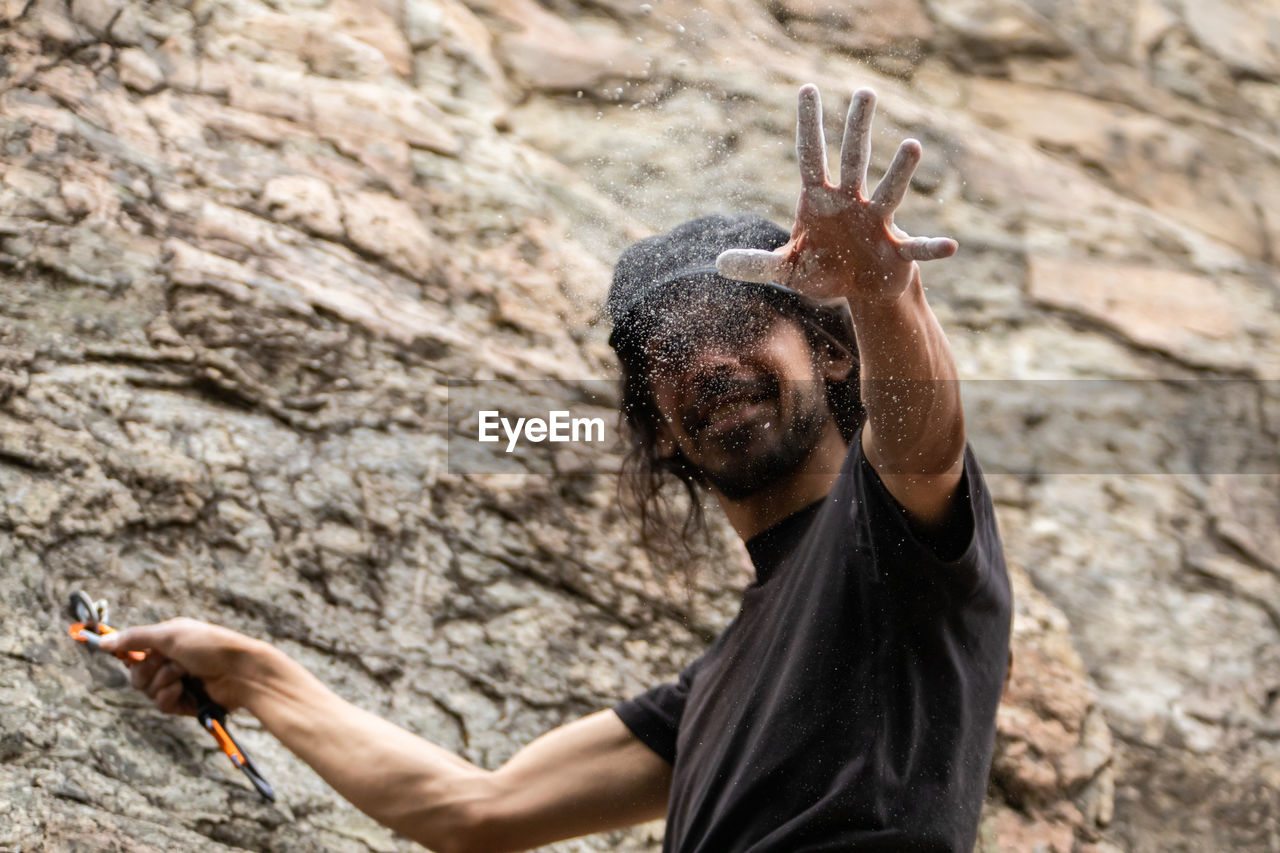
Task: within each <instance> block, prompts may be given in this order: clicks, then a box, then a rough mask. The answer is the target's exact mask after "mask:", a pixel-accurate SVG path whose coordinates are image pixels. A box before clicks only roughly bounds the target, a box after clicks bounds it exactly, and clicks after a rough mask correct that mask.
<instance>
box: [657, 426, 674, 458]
mask: <svg viewBox="0 0 1280 853" xmlns="http://www.w3.org/2000/svg"><path fill="white" fill-rule="evenodd" d="M654 447H655V449H656V450H657V451H658V458H659V459H673V458H675V455H676V453H677V452H678V450H679V448H678V447H677V446H676V435H675V432H674V431H672V429H671V422H670V421H669V420H667V419H666V418H665V417H661V416H660V417H659V418H658V439H657V441H655V442H654Z"/></svg>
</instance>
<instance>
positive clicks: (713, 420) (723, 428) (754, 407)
mask: <svg viewBox="0 0 1280 853" xmlns="http://www.w3.org/2000/svg"><path fill="white" fill-rule="evenodd" d="M767 408H768V406H767V403H766V402H765V401H764V400H736V401H730V402H727V403H724V402H722V403H719V404H718V405H716V407H715V408H714V409H712V410H711V411H710V412H708V413H707V415H706V417H705V418H704V419H703V427H702V433H703V434H704V435H718V434H720V433H724V432H728V431H729V430H732V429H736V428H738V427H740V426H742V425H743V424H746V423H747V422H749V421H751V420H752V419H753V418H756V417H757V416H760V415H763V414H765V412H766V409H767Z"/></svg>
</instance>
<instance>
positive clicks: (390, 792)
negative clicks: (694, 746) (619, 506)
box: [104, 619, 671, 853]
mask: <svg viewBox="0 0 1280 853" xmlns="http://www.w3.org/2000/svg"><path fill="white" fill-rule="evenodd" d="M104 648H106V649H107V650H108V651H117V650H120V651H126V650H140V651H147V652H148V655H147V659H146V660H145V661H143V662H141V663H138V664H135V665H134V666H133V670H132V672H131V674H130V680H131V681H132V682H133V684H134V686H135V687H138V688H139V689H142V690H144V691H145V692H146V693H147V694H148V695H149V696H151V697H152V698H153V699H154V700H155V701H156V704H157V706H158V707H159V708H160V709H161V710H163V711H166V712H169V713H184V712H186V713H189V712H191V711H192V710H193V709H192V708H191V707H190V706H189V703H188V702H187V700H186V699H185V698H184V696H183V693H182V685H181V678H182V676H183V675H184V674H190V675H194V676H196V677H198V678H200V679H201V680H202V681H204V684H205V688H206V690H207V691H208V692H209V695H210V696H211V697H212V698H213V699H214V700H215V701H217V702H219V703H221V704H223V705H224V706H226V707H227V708H229V709H233V708H244V709H246V710H248V711H249V712H250V713H252V714H253V715H254V716H255V717H257V718H258V719H259V720H260V721H261V722H262V724H263V726H264V727H265V728H266V729H267V731H269V732H271V734H273V735H274V736H275V737H277V738H278V739H279V740H280V741H281V742H282V743H283V744H284V745H285V746H286V747H288V748H289V749H290V750H291V751H292V752H293V753H295V754H296V755H297V756H298V757H299V758H301V759H302V760H303V761H305V762H306V763H307V764H309V765H310V766H311V767H312V768H313V769H315V771H316V772H317V773H319V774H320V776H321V777H322V778H324V780H325V781H326V782H328V783H329V784H330V785H332V786H333V788H334V789H335V790H336V791H337V792H338V793H339V794H341V795H342V796H343V797H345V798H346V799H348V800H350V801H351V802H352V803H353V804H354V805H355V806H357V807H358V808H359V809H360V810H361V811H363V812H365V813H366V814H368V815H369V816H371V817H373V818H374V819H375V820H377V821H378V822H380V823H382V824H385V825H386V826H389V827H391V828H392V829H394V830H396V831H397V832H400V833H401V834H403V835H405V836H407V837H409V838H412V839H414V840H415V841H418V842H419V843H421V844H423V845H425V846H426V847H428V848H429V849H431V850H435V851H440V853H454V851H471V850H482V851H506V850H525V849H528V848H530V847H537V846H540V845H543V844H549V843H551V842H553V841H558V840H562V839H565V838H573V837H576V836H579V835H585V834H588V833H593V832H600V831H603V830H607V829H616V828H618V827H622V826H627V825H631V824H635V823H641V822H643V821H646V820H651V819H654V818H658V817H662V815H663V812H664V810H665V808H666V802H667V792H668V790H669V788H670V783H671V767H670V765H668V764H667V763H666V762H665V761H663V760H662V759H661V758H659V757H658V756H657V755H655V754H654V753H653V751H652V750H650V749H649V748H648V747H646V746H644V745H643V744H642V743H640V741H638V740H636V738H635V737H634V736H633V735H632V734H631V732H630V730H628V729H627V727H626V726H625V725H623V723H622V721H621V720H620V719H618V717H617V715H616V714H614V713H613V712H612V711H601V712H599V713H596V714H592V715H590V716H588V717H585V718H583V719H581V720H578V721H576V722H573V723H569V724H568V725H565V726H562V727H561V728H558V729H555V730H553V731H551V732H549V733H547V734H545V735H543V736H542V737H540V738H538V739H537V740H535V741H533V742H532V743H530V744H529V745H528V746H526V747H525V748H524V749H522V750H521V751H520V752H518V753H517V754H516V755H515V756H513V757H512V758H511V759H510V760H509V761H508V762H507V763H506V764H504V765H503V766H502V767H501V768H500V769H499V770H496V771H487V770H484V769H481V768H479V767H477V766H475V765H474V764H471V763H469V762H467V761H465V760H463V759H462V758H460V757H458V756H457V755H454V754H453V753H451V752H449V751H448V750H446V749H443V748H441V747H439V746H436V745H435V744H433V743H430V742H429V741H427V740H424V739H423V738H420V737H418V736H417V735H414V734H412V733H410V732H408V731H406V730H405V729H402V728H400V727H399V726H396V725H394V724H392V723H390V722H388V721H386V720H384V719H382V718H380V717H378V716H376V715H374V714H371V713H369V712H367V711H364V710H362V709H360V708H358V707H356V706H355V705H352V704H351V703H349V702H347V701H346V700H344V699H342V698H341V697H340V696H338V695H337V694H335V693H334V692H333V691H331V690H329V689H328V688H327V687H325V686H324V685H323V684H321V683H320V681H319V680H318V679H317V678H315V677H314V676H313V675H312V674H311V673H310V672H308V671H307V670H306V669H305V668H303V667H302V666H301V665H300V664H298V663H297V662H296V661H293V660H292V659H290V658H289V657H288V656H287V655H285V654H284V653H283V652H281V651H279V650H277V649H275V648H274V647H272V646H270V645H268V644H266V643H263V642H259V641H257V640H253V639H251V638H249V637H246V636H244V635H242V634H238V633H236V632H234V631H230V630H227V629H225V628H220V627H218V626H215V625H208V624H205V623H202V622H196V621H193V620H190V619H174V620H170V621H168V622H162V623H159V624H156V625H149V626H144V627H140V628H132V629H129V630H126V631H121V632H120V633H118V634H115V635H112V637H111V638H110V642H109V643H107V642H105V641H104Z"/></svg>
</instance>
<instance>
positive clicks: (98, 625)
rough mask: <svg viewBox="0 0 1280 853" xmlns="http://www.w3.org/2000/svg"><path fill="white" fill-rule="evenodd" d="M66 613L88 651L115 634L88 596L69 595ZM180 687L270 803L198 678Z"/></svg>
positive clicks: (264, 784) (137, 657) (141, 655)
mask: <svg viewBox="0 0 1280 853" xmlns="http://www.w3.org/2000/svg"><path fill="white" fill-rule="evenodd" d="M69 609H70V611H71V616H72V618H73V619H75V620H76V621H75V622H74V623H73V624H72V625H71V627H70V628H69V629H68V632H69V633H70V634H71V637H72V639H74V640H77V641H78V642H81V643H85V644H86V645H88V646H89V648H91V649H94V650H95V651H96V650H97V649H98V648H99V646H98V644H99V642H100V641H101V640H102V638H103V637H105V636H106V635H107V634H113V633H115V629H114V628H112V627H111V626H110V625H108V624H107V613H108V609H107V602H106V601H105V600H104V599H99V600H97V601H94V600H93V598H92V597H90V596H89V595H88V593H86V592H84V591H83V590H76V591H75V592H73V593H71V600H70V602H69ZM115 656H116V657H118V658H120V660H122V661H124V662H125V664H126V665H128V666H133V665H134V664H135V663H138V662H140V661H143V660H146V658H147V654H146V652H138V651H132V652H115ZM182 687H183V690H184V692H185V693H186V694H187V697H188V698H190V699H191V701H192V703H193V704H195V706H196V719H197V720H199V721H200V725H202V726H204V728H205V731H207V732H209V734H211V735H212V736H213V739H214V740H215V741H217V742H218V747H219V748H220V749H221V750H222V751H223V753H225V754H226V756H227V758H229V759H231V763H232V764H234V765H235V766H236V767H237V768H238V769H239V770H240V771H241V772H242V773H244V775H245V776H248V777H249V781H250V782H251V783H253V787H254V788H255V789H257V791H258V793H259V794H261V795H262V798H263V799H265V800H268V801H271V802H274V801H275V798H276V792H275V790H274V789H273V788H272V787H271V783H270V782H268V781H267V780H266V778H265V777H264V776H263V775H262V773H261V772H259V771H258V768H257V765H255V764H254V763H253V759H251V758H249V755H248V753H246V752H245V751H244V749H243V748H242V747H241V746H240V744H239V743H237V742H236V739H235V738H233V737H232V736H231V733H230V732H228V731H227V709H226V708H224V707H222V706H221V705H219V704H218V703H217V702H215V701H213V700H212V699H210V698H209V694H208V693H206V692H205V689H204V685H203V684H202V683H201V682H200V679H198V678H195V677H193V676H190V675H184V676H183V677H182Z"/></svg>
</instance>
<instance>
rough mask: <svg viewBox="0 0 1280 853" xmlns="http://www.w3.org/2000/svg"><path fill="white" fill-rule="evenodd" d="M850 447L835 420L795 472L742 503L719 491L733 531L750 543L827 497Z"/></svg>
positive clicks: (721, 503)
mask: <svg viewBox="0 0 1280 853" xmlns="http://www.w3.org/2000/svg"><path fill="white" fill-rule="evenodd" d="M848 452H849V445H848V443H847V442H846V441H845V440H844V437H843V436H841V435H840V430H839V428H838V427H837V426H836V424H835V421H834V420H828V422H827V427H826V429H825V430H823V433H822V438H821V439H820V440H819V441H818V444H817V445H816V446H815V447H814V449H813V453H811V454H809V456H808V458H807V459H805V461H804V462H803V463H801V464H800V466H799V467H797V468H796V470H795V471H793V472H792V473H790V474H788V475H786V476H785V477H783V478H781V479H780V480H778V481H777V482H775V483H773V484H772V485H771V486H769V487H768V488H765V489H761V490H760V491H759V492H756V493H755V494H753V495H750V496H749V497H746V498H743V499H742V500H737V501H734V500H729V499H728V498H726V497H725V496H724V495H722V494H720V493H719V492H718V491H716V490H715V489H712V490H711V491H712V492H713V493H714V494H715V496H716V500H718V501H719V502H720V508H721V509H723V510H724V514H725V516H726V517H727V518H728V519H729V523H730V524H732V525H733V529H734V530H736V531H737V532H738V535H739V536H740V537H742V541H744V542H745V541H747V540H748V539H750V538H751V537H753V536H755V535H756V534H757V533H761V532H763V531H765V530H768V529H769V528H770V527H772V526H773V525H774V524H777V523H778V522H779V521H781V520H782V519H784V518H786V517H787V516H788V515H791V514H792V513H793V512H796V511H797V510H800V509H804V508H805V507H806V506H808V505H809V504H811V503H813V502H814V501H816V500H819V499H820V498H824V497H826V496H827V493H828V492H830V491H831V486H832V485H833V484H834V483H835V481H836V477H837V476H838V475H839V473H840V466H841V465H842V464H844V458H845V456H846V455H847V454H848Z"/></svg>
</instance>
